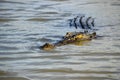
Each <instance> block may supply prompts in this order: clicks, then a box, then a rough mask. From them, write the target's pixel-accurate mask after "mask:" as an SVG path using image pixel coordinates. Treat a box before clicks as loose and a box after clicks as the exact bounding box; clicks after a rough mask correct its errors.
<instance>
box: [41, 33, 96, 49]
mask: <svg viewBox="0 0 120 80" xmlns="http://www.w3.org/2000/svg"><path fill="white" fill-rule="evenodd" d="M95 37H96V33H95V32H93V33H92V34H88V33H83V32H67V33H66V35H65V36H64V37H63V39H62V40H60V41H59V42H57V43H54V44H50V43H46V44H44V45H43V46H40V48H41V49H43V50H51V49H54V48H55V47H58V46H63V45H67V44H74V43H78V42H83V41H90V40H92V39H94V38H95Z"/></svg>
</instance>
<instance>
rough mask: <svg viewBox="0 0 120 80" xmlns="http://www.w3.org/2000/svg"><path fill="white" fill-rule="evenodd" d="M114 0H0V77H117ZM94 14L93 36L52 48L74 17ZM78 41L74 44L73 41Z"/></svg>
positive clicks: (119, 56) (119, 40)
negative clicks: (46, 48)
mask: <svg viewBox="0 0 120 80" xmlns="http://www.w3.org/2000/svg"><path fill="white" fill-rule="evenodd" d="M119 5H120V4H119V0H114V1H113V0H109V1H108V0H104V1H103V0H79V1H78V0H40V1H39V0H23V1H22V0H0V80H119V79H120V77H119V75H120V68H119V66H120V64H119V63H120V62H119V60H120V34H119V32H120V27H119V26H120V23H119V20H120V15H119V14H120V9H119ZM84 14H85V15H86V16H92V17H95V18H96V22H95V23H96V24H95V26H96V29H97V34H98V35H99V38H97V39H95V40H92V41H88V42H85V43H84V42H80V43H79V45H65V46H61V47H58V48H56V49H54V50H52V51H43V50H40V49H39V48H38V47H39V46H40V45H43V44H44V43H46V42H49V43H55V42H56V41H59V40H60V39H61V37H62V36H63V35H65V33H66V32H71V31H79V30H75V29H74V28H69V26H68V22H67V20H68V19H70V18H73V17H75V16H76V15H84ZM76 44H78V43H76Z"/></svg>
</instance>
